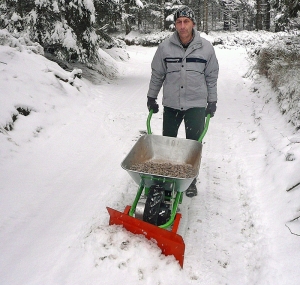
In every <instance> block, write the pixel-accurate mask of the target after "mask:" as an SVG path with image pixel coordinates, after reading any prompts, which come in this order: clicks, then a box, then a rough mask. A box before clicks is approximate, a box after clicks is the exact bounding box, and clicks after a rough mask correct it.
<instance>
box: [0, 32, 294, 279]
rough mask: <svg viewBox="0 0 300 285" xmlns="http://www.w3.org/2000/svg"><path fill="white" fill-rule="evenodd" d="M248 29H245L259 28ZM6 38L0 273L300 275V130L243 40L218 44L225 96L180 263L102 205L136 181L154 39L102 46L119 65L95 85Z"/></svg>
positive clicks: (118, 199) (188, 205)
mask: <svg viewBox="0 0 300 285" xmlns="http://www.w3.org/2000/svg"><path fill="white" fill-rule="evenodd" d="M244 35H245V38H244V39H242V42H246V41H248V39H249V38H250V36H251V35H249V34H247V33H246V32H244V33H242V34H241V37H243V36H244ZM228 37H229V35H228ZM234 37H236V35H234ZM7 38H8V37H7V35H6V40H5V41H3V42H2V44H3V45H1V46H0V86H1V95H0V146H1V147H0V181H1V183H0V193H1V199H0V241H1V242H0V253H1V254H0V284H3V285H6V284H7V285H16V284H22V285H23V284H44V285H48V284H49V285H50V284H51V285H52V284H63V285H66V284H72V285H75V284H89V285H91V284H164V285H165V284H233V285H240V284H249V285H250V284H251V285H252V284H261V285H265V284H270V285H276V284H278V285H279V284H280V285H283V284H288V285H296V284H299V280H300V272H299V268H298V262H299V258H300V243H299V236H297V235H299V234H300V229H299V226H300V225H299V220H298V219H297V217H298V216H299V198H300V197H299V193H298V192H299V186H296V187H294V188H293V189H292V190H290V191H287V190H289V189H290V188H291V187H293V186H295V185H297V183H298V184H299V182H300V181H299V172H300V164H299V159H300V147H299V142H300V135H299V132H296V131H295V129H294V127H293V126H292V125H291V124H289V123H288V117H287V115H282V114H281V112H280V110H279V107H278V105H277V102H276V94H274V91H273V90H272V88H271V86H270V83H269V82H268V81H267V80H266V79H265V78H263V77H260V76H258V75H257V74H255V73H252V75H251V76H245V75H246V74H249V68H250V62H249V58H248V56H247V53H246V49H245V47H244V46H243V45H237V46H235V47H234V46H231V47H230V48H228V47H226V46H222V45H220V46H216V47H215V49H216V54H217V57H218V59H219V63H220V77H219V83H218V93H219V100H218V108H217V112H216V115H215V117H214V118H212V119H211V123H210V127H209V130H208V133H207V135H206V137H205V138H204V146H203V153H202V161H201V167H200V174H199V179H198V180H199V181H198V184H197V186H198V192H199V193H198V196H196V197H194V198H192V199H191V198H187V197H184V200H183V203H182V205H180V210H181V212H182V214H183V220H182V222H181V226H180V234H181V235H182V236H183V239H184V241H185V244H186V251H185V260H184V267H183V269H181V268H180V266H179V265H178V263H177V261H176V260H175V259H174V258H173V257H172V256H168V257H166V256H164V255H162V254H161V251H160V249H159V248H158V247H157V246H156V245H155V243H153V242H151V241H148V240H146V239H145V238H144V237H143V236H136V235H133V234H131V233H129V232H127V231H126V230H124V229H123V228H122V227H120V226H108V220H109V215H108V213H107V211H106V207H107V206H109V207H112V208H114V209H116V210H119V211H123V210H124V208H125V206H126V205H131V204H132V202H133V199H134V197H135V193H136V191H137V188H138V185H136V184H135V182H134V181H132V179H131V178H130V176H129V175H128V173H126V171H124V170H123V169H122V168H121V166H120V164H121V162H122V160H123V159H124V158H125V156H126V154H127V153H128V152H129V150H130V149H131V148H132V146H133V145H134V143H135V142H136V140H137V139H138V138H139V137H140V136H141V133H143V131H145V130H146V119H147V115H148V112H147V108H146V98H145V97H146V94H147V88H148V84H149V79H150V72H151V71H150V63H151V60H152V57H153V55H154V52H155V50H156V48H155V47H141V46H129V47H127V53H128V54H129V59H128V60H126V61H124V60H120V57H119V54H120V50H119V49H118V50H116V53H115V54H114V50H113V49H110V50H108V53H107V54H106V55H105V57H104V51H102V52H101V55H102V57H104V59H105V62H106V63H107V65H108V66H111V67H112V68H113V69H116V68H117V69H118V70H119V77H118V78H115V79H110V80H108V79H106V80H103V81H101V84H98V85H95V84H92V83H91V82H89V81H88V80H87V79H86V78H84V72H83V78H81V79H80V78H78V77H75V78H73V76H72V75H73V74H74V73H76V72H73V74H72V73H71V72H67V71H64V70H63V69H61V68H60V67H59V66H58V65H57V64H56V63H53V62H51V61H48V60H47V59H45V58H44V57H43V56H42V55H40V54H36V53H34V52H32V51H31V49H30V48H27V47H22V48H21V47H20V43H17V44H16V43H14V44H9V43H8V42H9V41H8V40H7ZM122 58H123V59H124V58H125V57H124V56H122ZM117 59H119V60H117ZM99 77H100V74H99ZM70 78H72V79H74V80H69V79H70ZM159 103H160V111H159V113H158V114H155V115H153V117H152V120H151V128H152V131H153V132H154V133H155V134H161V128H162V106H161V97H160V100H159ZM20 108H21V110H27V111H29V112H30V114H29V115H27V116H24V115H21V114H19V111H18V110H20ZM17 109H18V110H17ZM16 116H17V117H16ZM13 117H14V118H15V119H16V120H15V121H14V122H13V119H12V118H13ZM8 126H10V128H11V130H10V128H9V127H8ZM5 128H6V129H5ZM179 136H180V137H184V133H183V129H180V135H179ZM293 219H295V220H294V221H292V220H293ZM293 233H294V234H293Z"/></svg>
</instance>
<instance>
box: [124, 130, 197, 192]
mask: <svg viewBox="0 0 300 285" xmlns="http://www.w3.org/2000/svg"><path fill="white" fill-rule="evenodd" d="M201 152H202V143H200V142H199V141H194V140H188V139H183V138H173V137H166V136H159V135H149V134H148V135H144V136H142V137H140V138H139V139H138V141H137V142H136V143H135V145H134V146H133V147H132V149H131V150H130V152H129V153H128V155H127V156H126V157H125V159H124V160H123V162H122V163H121V166H122V168H123V169H125V170H126V171H127V172H128V173H129V175H130V176H131V177H132V178H133V180H134V181H135V182H136V183H137V184H140V182H141V180H142V179H143V180H144V184H145V186H146V187H150V186H151V185H153V184H164V187H165V188H168V187H172V184H173V183H175V189H176V191H178V192H183V191H185V190H186V189H187V188H188V187H189V186H190V184H191V183H192V181H193V180H194V178H196V177H197V176H198V173H199V168H200V162H201ZM148 161H159V162H161V163H173V164H183V165H184V164H189V165H191V166H192V168H193V169H194V173H195V175H194V176H193V177H189V178H180V177H172V176H163V175H157V174H155V173H146V172H139V171H135V170H131V168H132V166H133V165H135V164H140V163H145V162H148Z"/></svg>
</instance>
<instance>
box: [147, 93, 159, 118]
mask: <svg viewBox="0 0 300 285" xmlns="http://www.w3.org/2000/svg"><path fill="white" fill-rule="evenodd" d="M147 98H148V101H147V107H148V110H149V112H150V111H151V110H153V113H154V114H155V113H157V112H158V110H159V106H158V104H157V102H156V99H155V98H152V97H147Z"/></svg>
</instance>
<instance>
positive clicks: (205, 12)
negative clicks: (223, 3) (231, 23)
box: [203, 0, 208, 34]
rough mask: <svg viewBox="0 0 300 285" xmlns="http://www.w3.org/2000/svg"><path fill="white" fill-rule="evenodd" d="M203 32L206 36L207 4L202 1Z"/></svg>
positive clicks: (205, 1) (205, 0)
mask: <svg viewBox="0 0 300 285" xmlns="http://www.w3.org/2000/svg"><path fill="white" fill-rule="evenodd" d="M203 9H204V11H203V16H204V19H203V31H204V33H206V34H208V2H207V0H204V4H203Z"/></svg>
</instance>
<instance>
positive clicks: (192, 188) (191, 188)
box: [185, 178, 197, 198]
mask: <svg viewBox="0 0 300 285" xmlns="http://www.w3.org/2000/svg"><path fill="white" fill-rule="evenodd" d="M196 182H197V179H196V178H195V179H194V180H193V182H192V183H191V185H190V186H189V188H188V189H187V190H186V191H185V195H186V196H187V197H190V198H191V197H194V196H197V186H196Z"/></svg>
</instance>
